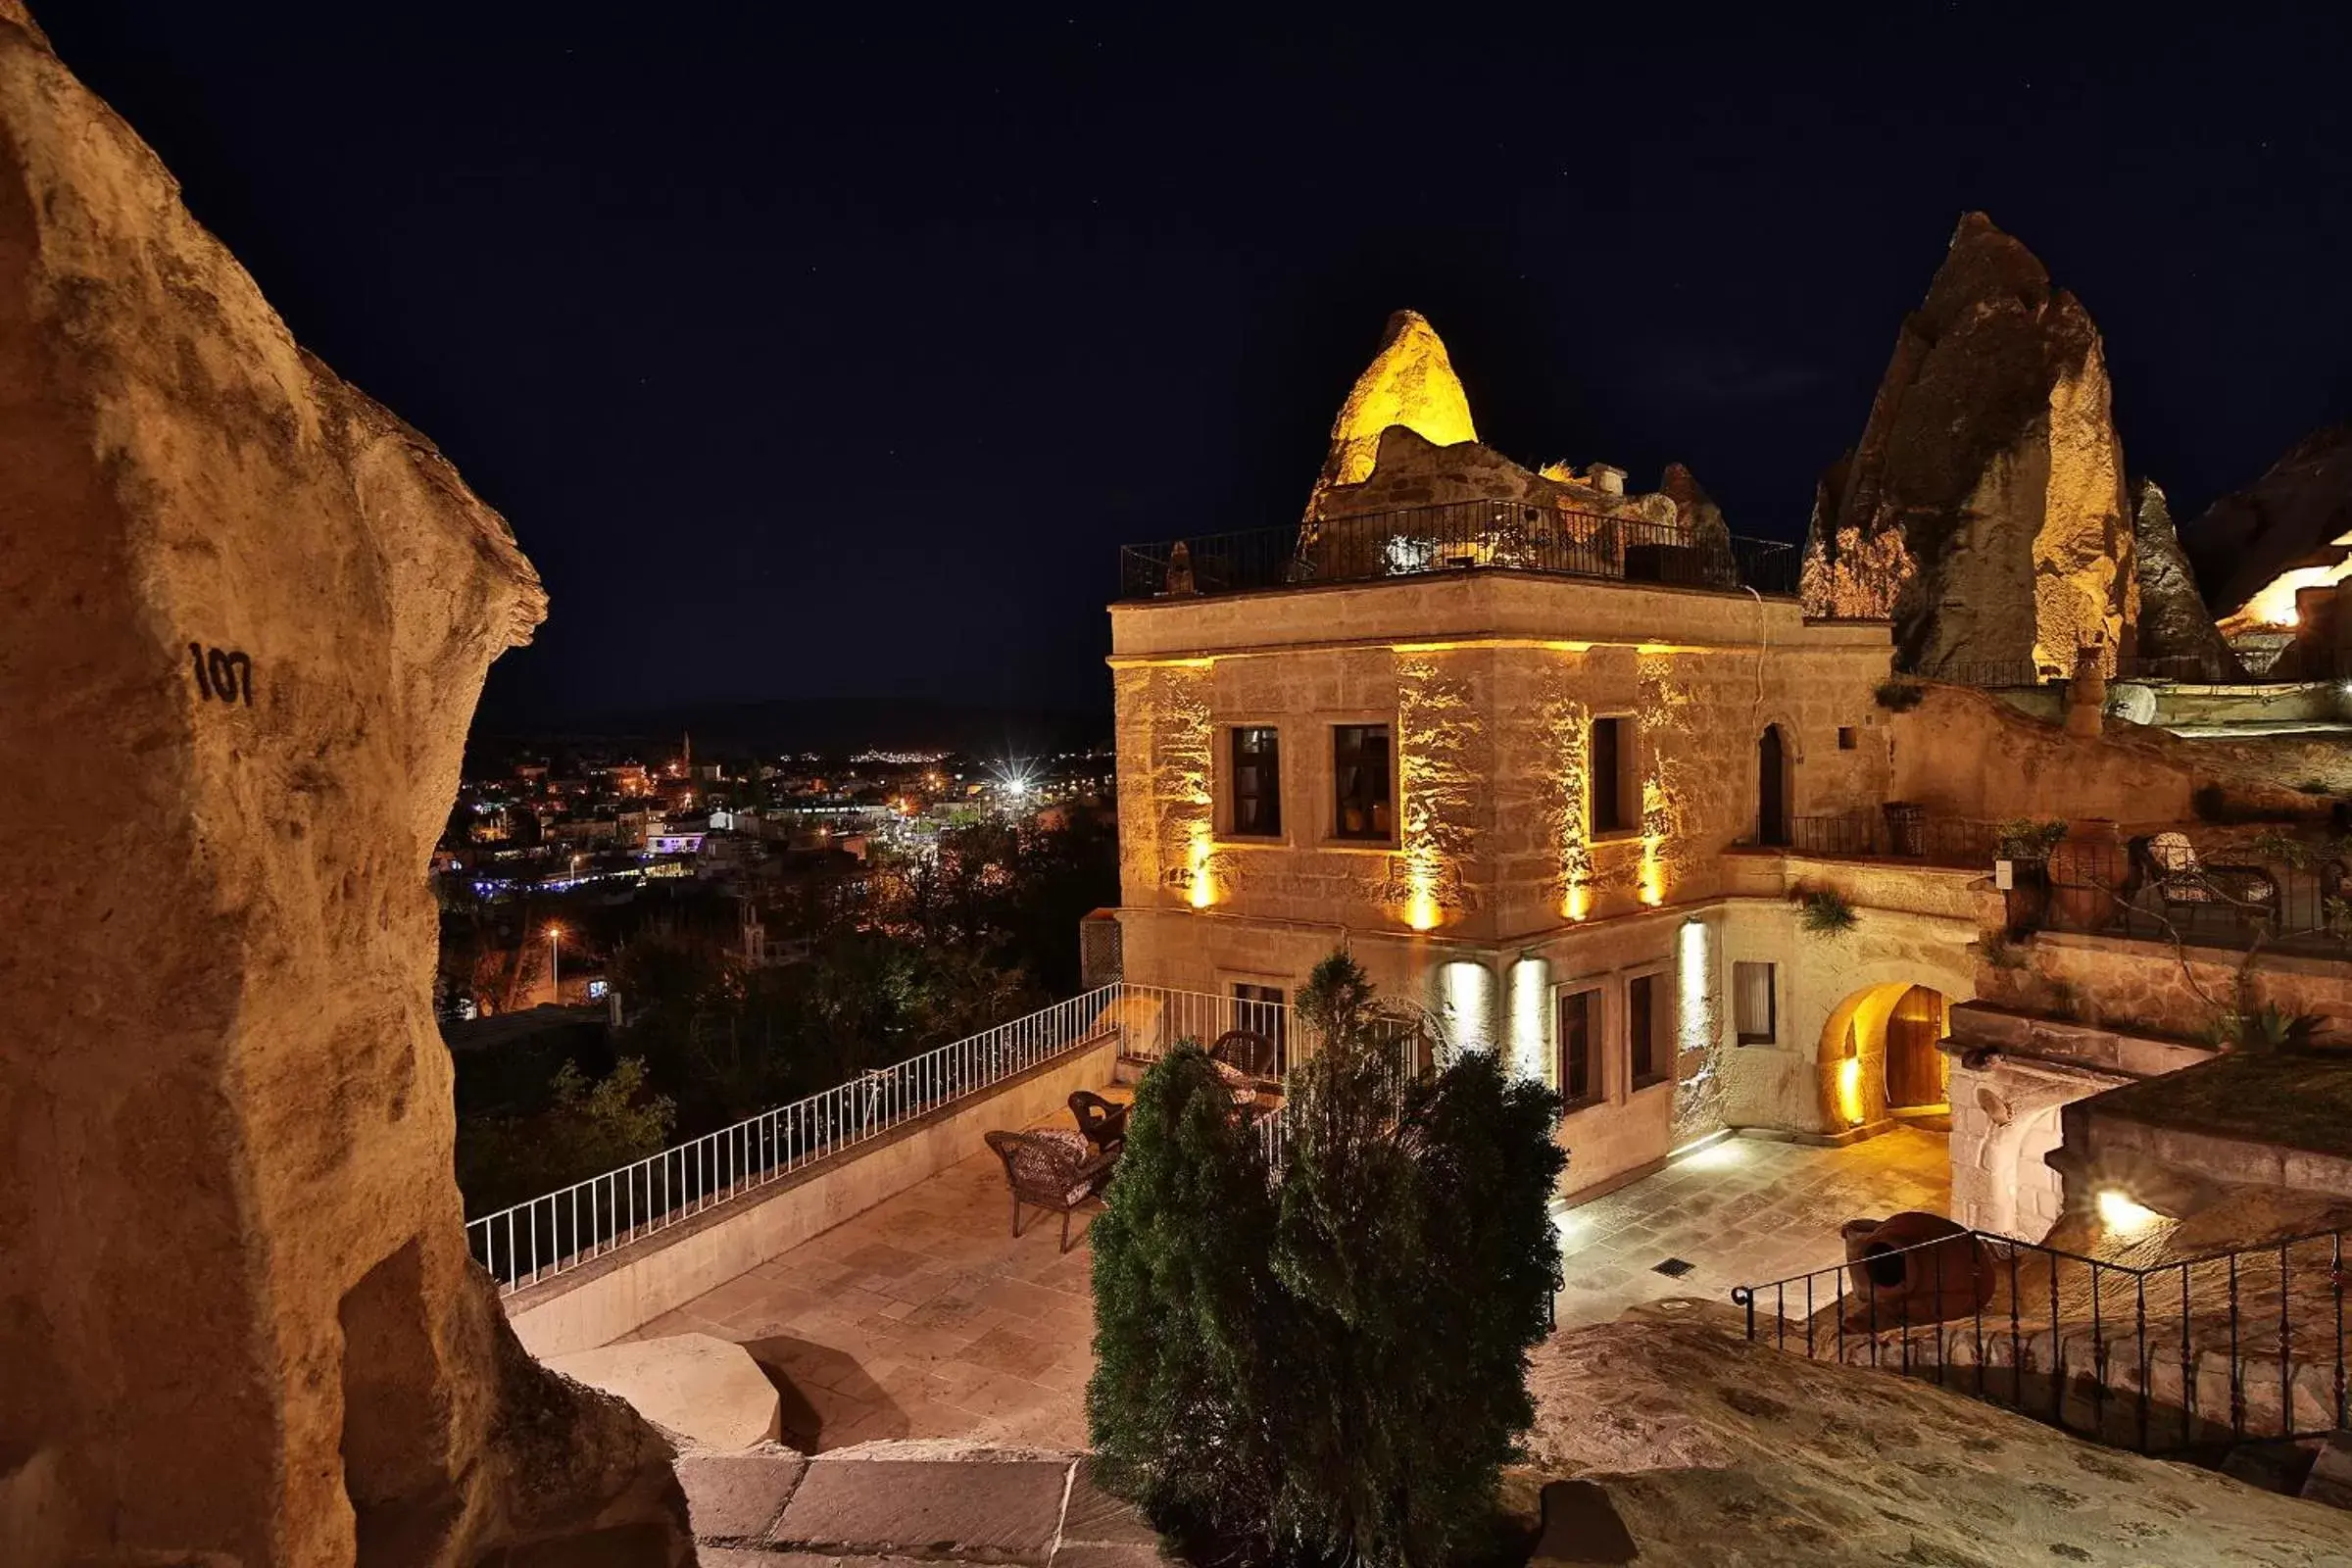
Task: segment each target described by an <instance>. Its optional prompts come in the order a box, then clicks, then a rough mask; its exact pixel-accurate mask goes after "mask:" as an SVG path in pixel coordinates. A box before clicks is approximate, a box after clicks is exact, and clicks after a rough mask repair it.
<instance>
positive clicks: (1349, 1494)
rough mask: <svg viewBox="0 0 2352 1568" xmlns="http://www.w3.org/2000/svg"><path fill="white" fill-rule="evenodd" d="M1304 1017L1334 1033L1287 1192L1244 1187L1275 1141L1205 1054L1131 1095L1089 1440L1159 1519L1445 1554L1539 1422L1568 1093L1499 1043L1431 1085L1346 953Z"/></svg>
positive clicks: (1294, 1111) (1105, 1253)
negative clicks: (1230, 1097) (1504, 1059)
mask: <svg viewBox="0 0 2352 1568" xmlns="http://www.w3.org/2000/svg"><path fill="white" fill-rule="evenodd" d="M1299 1015H1300V1019H1301V1022H1302V1023H1304V1024H1305V1025H1306V1026H1307V1028H1308V1029H1309V1030H1311V1031H1312V1033H1313V1035H1314V1036H1315V1037H1316V1042H1317V1044H1316V1049H1315V1051H1314V1054H1312V1055H1310V1056H1309V1057H1308V1058H1307V1059H1306V1061H1305V1062H1304V1063H1303V1064H1302V1065H1301V1066H1299V1067H1298V1068H1296V1069H1295V1070H1294V1071H1293V1072H1292V1075H1291V1081H1290V1084H1289V1101H1288V1104H1287V1107H1286V1109H1285V1112H1284V1114H1285V1117H1286V1123H1287V1125H1286V1134H1287V1136H1286V1149H1285V1153H1284V1158H1283V1165H1282V1169H1281V1172H1280V1176H1281V1181H1280V1185H1279V1192H1278V1196H1277V1197H1275V1198H1272V1199H1268V1198H1267V1197H1266V1196H1264V1194H1263V1193H1262V1192H1260V1193H1256V1194H1244V1193H1242V1192H1240V1191H1238V1190H1236V1184H1238V1183H1241V1182H1242V1181H1243V1180H1244V1179H1245V1172H1246V1171H1248V1170H1249V1169H1250V1167H1251V1165H1252V1164H1253V1161H1251V1160H1250V1159H1249V1158H1248V1157H1247V1156H1248V1155H1249V1153H1250V1150H1251V1148H1252V1146H1253V1145H1254V1143H1255V1138H1254V1135H1253V1134H1251V1133H1250V1131H1248V1130H1246V1129H1239V1128H1236V1127H1235V1126H1234V1125H1233V1123H1232V1120H1231V1117H1230V1113H1229V1111H1228V1110H1227V1109H1226V1106H1225V1103H1224V1100H1223V1097H1221V1096H1219V1095H1218V1094H1217V1093H1216V1089H1215V1085H1214V1082H1213V1075H1211V1074H1210V1071H1209V1069H1207V1067H1206V1064H1205V1062H1201V1063H1200V1064H1199V1065H1198V1066H1195V1065H1193V1063H1194V1062H1195V1060H1196V1059H1197V1057H1198V1053H1197V1052H1186V1051H1180V1052H1179V1053H1177V1054H1171V1055H1170V1056H1169V1057H1168V1059H1167V1062H1165V1063H1162V1064H1161V1065H1160V1066H1157V1067H1154V1068H1153V1069H1152V1072H1151V1073H1150V1074H1147V1075H1146V1078H1145V1081H1144V1083H1143V1085H1142V1086H1141V1087H1140V1088H1139V1093H1138V1099H1137V1109H1136V1112H1135V1119H1134V1120H1133V1121H1131V1123H1130V1133H1129V1143H1128V1152H1126V1153H1125V1154H1124V1155H1122V1156H1121V1159H1120V1167H1119V1174H1118V1176H1117V1178H1116V1179H1115V1180H1114V1181H1113V1182H1112V1184H1111V1189H1110V1206H1111V1212H1110V1214H1108V1215H1106V1216H1105V1217H1104V1219H1103V1220H1102V1221H1098V1222H1097V1227H1096V1240H1095V1259H1096V1262H1095V1270H1096V1272H1095V1291H1096V1315H1097V1323H1098V1333H1097V1340H1096V1357H1097V1374H1096V1383H1095V1385H1093V1386H1092V1387H1090V1390H1089V1404H1088V1414H1089V1417H1090V1420H1091V1421H1092V1423H1093V1426H1094V1434H1095V1441H1096V1445H1097V1446H1098V1448H1099V1449H1101V1450H1103V1451H1104V1452H1106V1453H1111V1454H1114V1455H1115V1459H1114V1461H1113V1462H1112V1463H1110V1464H1109V1465H1108V1467H1107V1468H1106V1469H1105V1471H1104V1477H1105V1480H1106V1482H1107V1484H1109V1485H1110V1486H1111V1487H1112V1488H1113V1489H1114V1490H1118V1491H1122V1492H1123V1493H1124V1495H1128V1496H1130V1497H1132V1498H1134V1499H1135V1500H1136V1501H1137V1502H1139V1503H1141V1504H1142V1505H1143V1507H1144V1508H1145V1510H1146V1511H1147V1513H1149V1514H1151V1516H1152V1518H1153V1519H1154V1520H1155V1521H1157V1522H1159V1523H1161V1524H1162V1525H1163V1527H1168V1528H1175V1529H1184V1528H1186V1527H1192V1528H1200V1527H1201V1525H1202V1523H1203V1522H1204V1521H1205V1522H1207V1523H1208V1524H1209V1525H1210V1526H1211V1527H1212V1528H1213V1529H1214V1530H1215V1532H1216V1533H1217V1534H1218V1535H1220V1536H1221V1537H1223V1538H1225V1540H1226V1542H1227V1543H1228V1544H1232V1545H1238V1546H1241V1547H1243V1548H1245V1549H1248V1550H1249V1551H1250V1552H1251V1554H1252V1560H1271V1559H1274V1558H1288V1559H1292V1560H1299V1561H1310V1562H1320V1561H1361V1562H1366V1563H1376V1564H1390V1563H1393V1564H1428V1563H1438V1562H1443V1561H1446V1560H1447V1559H1448V1558H1449V1557H1451V1556H1454V1555H1457V1554H1459V1553H1460V1552H1461V1551H1462V1550H1463V1549H1464V1548H1465V1547H1466V1546H1469V1545H1471V1544H1474V1543H1476V1542H1477V1541H1478V1538H1479V1537H1480V1536H1481V1535H1482V1533H1483V1532H1485V1531H1487V1530H1489V1529H1491V1528H1492V1525H1493V1521H1494V1514H1495V1507H1494V1504H1495V1487H1496V1483H1497V1480H1498V1477H1499V1472H1500V1470H1501V1467H1502V1465H1503V1463H1504V1462H1505V1461H1506V1460H1507V1459H1509V1457H1510V1456H1511V1453H1512V1451H1513V1449H1514V1447H1515V1446H1516V1444H1517V1442H1518V1439H1519V1437H1520V1435H1521V1434H1523V1433H1524V1432H1525V1431H1526V1430H1527V1427H1528V1425H1529V1423H1530V1422H1531V1421H1532V1420H1533V1419H1534V1415H1535V1408H1534V1405H1533V1402H1532V1401H1531V1400H1530V1399H1529V1397H1528V1394H1527V1354H1528V1351H1529V1350H1530V1349H1531V1348H1533V1347H1534V1346H1535V1345H1536V1344H1537V1343H1538V1342H1539V1341H1540V1340H1542V1338H1543V1337H1544V1333H1545V1330H1546V1323H1547V1319H1548V1315H1549V1314H1548V1306H1549V1301H1550V1296H1551V1293H1552V1291H1554V1290H1555V1289H1557V1287H1558V1284H1559V1246H1558V1238H1557V1236H1556V1235H1555V1233H1554V1232H1553V1230H1552V1226H1551V1220H1550V1213H1549V1206H1550V1198H1551V1193H1552V1187H1553V1184H1554V1183H1555V1182H1556V1181H1557V1180H1558V1179H1559V1174H1560V1171H1561V1170H1562V1168H1563V1167H1564V1166H1565V1164H1566V1162H1567V1156H1566V1155H1565V1154H1564V1153H1563V1152H1561V1151H1560V1149H1559V1147H1558V1146H1557V1145H1556V1144H1555V1143H1554V1142H1553V1136H1552V1135H1553V1132H1554V1129H1555V1128H1556V1126H1557V1123H1558V1120H1559V1114H1560V1103H1559V1098H1558V1096H1557V1095H1555V1094H1553V1093H1552V1092H1551V1090H1549V1089H1548V1088H1546V1087H1545V1086H1544V1085H1542V1084H1539V1083H1531V1082H1526V1081H1521V1080H1515V1079H1513V1078H1512V1077H1511V1076H1510V1075H1509V1074H1508V1073H1507V1072H1506V1071H1505V1070H1504V1068H1503V1066H1502V1064H1501V1062H1500V1061H1499V1060H1498V1059H1497V1058H1496V1057H1495V1054H1493V1053H1491V1052H1483V1051H1473V1052H1463V1053H1460V1054H1458V1055H1457V1056H1456V1058H1455V1059H1454V1060H1453V1061H1452V1062H1451V1063H1449V1064H1448V1065H1447V1066H1446V1069H1445V1070H1444V1071H1443V1072H1439V1073H1436V1074H1434V1075H1423V1076H1418V1077H1416V1076H1413V1075H1412V1074H1411V1072H1410V1065H1409V1063H1407V1062H1405V1061H1404V1060H1402V1059H1401V1058H1400V1057H1399V1055H1398V1054H1397V1053H1398V1047H1399V1044H1400V1038H1401V1037H1400V1035H1399V1032H1398V1031H1397V1030H1396V1029H1394V1028H1392V1027H1389V1024H1390V1020H1388V1019H1387V1018H1385V1017H1384V1016H1383V1015H1382V1014H1381V1012H1380V1011H1379V1009H1378V1006H1377V1003H1376V999H1375V996H1374V992H1373V988H1372V986H1371V984H1370V982H1369V981H1368V980H1367V979H1366V978H1365V976H1364V973H1363V971H1362V969H1361V968H1359V967H1358V966H1357V965H1356V964H1355V963H1354V962H1353V960H1351V959H1349V958H1348V957H1347V956H1344V955H1338V954H1335V955H1333V956H1331V957H1330V958H1327V959H1325V960H1324V961H1323V962H1322V963H1320V964H1318V965H1317V966H1316V968H1315V971H1314V973H1313V975H1312V976H1310V978H1309V980H1308V983H1307V985H1306V986H1305V988H1303V989H1302V990H1301V991H1300V993H1299ZM1180 1055H1181V1056H1182V1057H1183V1059H1184V1060H1185V1062H1186V1065H1185V1066H1184V1067H1183V1068H1182V1069H1181V1077H1180V1076H1179V1073H1178V1070H1176V1069H1174V1068H1172V1066H1171V1064H1173V1063H1175V1062H1177V1061H1178V1059H1179V1056H1180ZM1197 1078H1198V1079H1200V1080H1201V1081H1198V1082H1197V1081H1195V1080H1196V1079H1197ZM1178 1100H1180V1102H1181V1103H1182V1104H1183V1105H1184V1106H1185V1107H1186V1108H1185V1110H1184V1113H1183V1115H1182V1116H1181V1117H1180V1118H1176V1119H1174V1120H1173V1122H1172V1123H1171V1118H1170V1112H1169V1109H1168V1106H1169V1104H1170V1103H1171V1102H1174V1101H1178ZM1168 1125H1172V1126H1173V1127H1174V1128H1176V1129H1178V1130H1180V1131H1181V1133H1182V1134H1183V1139H1184V1142H1182V1143H1181V1144H1179V1142H1178V1140H1177V1139H1176V1137H1175V1136H1174V1135H1173V1134H1172V1133H1171V1132H1170V1131H1169V1130H1168ZM1139 1139H1141V1140H1143V1141H1144V1149H1145V1157H1143V1158H1141V1159H1139V1158H1138V1142H1137V1141H1138V1140H1139ZM1236 1148H1238V1150H1239V1151H1240V1152H1238V1153H1235V1152H1229V1151H1231V1150H1234V1149H1236ZM1204 1170H1205V1171H1208V1172H1212V1173H1213V1175H1212V1176H1205V1177H1204V1176H1203V1175H1202V1172H1203V1171H1204ZM1203 1182H1208V1183H1211V1184H1212V1185H1213V1191H1208V1190H1203V1188H1202V1186H1201V1184H1202V1183H1203ZM1146 1217H1149V1219H1150V1224H1149V1226H1147V1225H1146V1223H1145V1220H1146ZM1261 1227H1262V1228H1261ZM1142 1236H1148V1237H1150V1238H1152V1243H1151V1245H1149V1246H1144V1245H1140V1244H1139V1242H1138V1240H1137V1238H1138V1237H1142ZM1139 1256H1140V1257H1141V1259H1142V1261H1140V1262H1139ZM1261 1258H1262V1260H1263V1261H1262V1262H1260V1261H1258V1260H1259V1259H1261ZM1171 1260H1172V1261H1171ZM1171 1301H1181V1302H1182V1303H1184V1305H1183V1310H1182V1311H1181V1312H1171V1311H1170V1310H1169V1306H1168V1303H1169V1302H1171ZM1105 1369H1115V1370H1110V1371H1108V1372H1106V1371H1105Z"/></svg>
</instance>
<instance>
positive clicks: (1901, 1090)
mask: <svg viewBox="0 0 2352 1568" xmlns="http://www.w3.org/2000/svg"><path fill="white" fill-rule="evenodd" d="M1942 1038H1943V994H1942V993H1941V992H1938V991H1930V990H1929V989H1928V988H1927V987H1926V986H1913V987H1912V988H1911V989H1910V990H1908V991H1906V992H1904V993H1903V994H1902V996H1901V997H1900V998H1899V999H1898V1000H1897V1001H1896V1002H1895V1005H1894V1011H1893V1012H1892V1013H1890V1014H1888V1015H1887V1104H1888V1105H1937V1104H1941V1103H1943V1054H1942V1053H1941V1052H1939V1051H1937V1050H1936V1041H1938V1040H1941V1039H1942Z"/></svg>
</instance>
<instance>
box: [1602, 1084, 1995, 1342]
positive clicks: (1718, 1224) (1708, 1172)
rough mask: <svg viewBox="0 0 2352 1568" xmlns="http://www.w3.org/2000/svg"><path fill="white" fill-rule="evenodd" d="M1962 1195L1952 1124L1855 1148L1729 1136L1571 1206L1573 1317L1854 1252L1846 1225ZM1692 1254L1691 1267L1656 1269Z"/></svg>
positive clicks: (1940, 1204) (1721, 1287)
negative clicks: (1956, 1182) (1949, 1150)
mask: <svg viewBox="0 0 2352 1568" xmlns="http://www.w3.org/2000/svg"><path fill="white" fill-rule="evenodd" d="M1950 1198H1951V1167H1950V1165H1949V1164H1948V1163H1947V1156H1946V1154H1945V1152H1944V1135H1943V1134H1941V1133H1931V1132H1922V1131H1920V1130H1918V1129H1915V1128H1910V1127H1898V1128H1896V1129H1895V1130H1894V1131H1892V1132H1889V1133H1885V1134H1882V1135H1881V1136H1879V1137H1877V1138H1872V1139H1868V1140H1866V1141H1864V1142H1862V1143H1859V1144H1854V1145H1852V1146H1850V1147H1848V1148H1845V1149H1819V1148H1814V1147H1810V1146H1807V1145H1803V1144H1783V1143H1773V1142H1770V1141H1767V1140H1765V1139H1760V1138H1729V1139H1725V1140H1724V1141H1723V1142H1721V1143H1718V1144H1714V1145H1711V1146H1709V1147H1708V1148H1706V1149H1702V1150H1700V1151H1698V1152H1696V1153H1693V1154H1689V1155H1686V1156H1684V1158H1683V1159H1681V1160H1679V1161H1678V1162H1676V1163H1675V1164H1673V1165H1670V1166H1668V1167H1667V1168H1666V1169H1664V1170H1662V1171H1660V1172H1658V1173H1657V1174H1656V1175H1655V1176H1650V1177H1645V1178H1644V1179H1642V1181H1639V1182H1636V1183H1634V1184H1633V1185H1632V1186H1630V1187H1625V1188H1621V1189H1620V1190H1618V1191H1617V1192H1614V1193H1611V1194H1610V1195H1609V1196H1608V1197H1606V1198H1600V1199H1595V1200H1594V1201H1592V1202H1590V1203H1585V1204H1582V1205H1580V1206H1578V1207H1576V1208H1571V1209H1567V1210H1565V1211H1564V1212H1562V1213H1561V1215H1560V1216H1559V1226H1560V1251H1561V1254H1562V1263H1563V1265H1564V1267H1565V1269H1566V1273H1567V1279H1568V1285H1567V1289H1565V1290H1564V1291H1562V1292H1561V1293H1560V1299H1559V1322H1560V1326H1561V1327H1562V1328H1568V1327H1572V1326H1574V1325H1577V1324H1581V1323H1600V1322H1606V1321H1608V1320H1609V1319H1612V1318H1614V1317H1616V1316H1617V1315H1618V1314H1619V1313H1620V1312H1623V1311H1624V1310H1625V1309H1626V1308H1627V1307H1629V1306H1632V1305H1634V1304H1636V1303H1638V1302H1642V1301H1654V1300H1657V1299H1661V1298H1663V1297H1669V1296H1695V1297H1702V1298H1709V1299H1716V1300H1727V1299H1729V1297H1730V1294H1731V1290H1732V1288H1733V1287H1734V1286H1736V1285H1758V1284H1765V1283H1769V1282H1770V1281H1773V1280H1778V1279H1783V1278H1786V1277H1787V1276H1789V1275H1791V1274H1796V1273H1800V1272H1803V1271H1805V1270H1809V1269H1815V1268H1827V1267H1829V1266H1831V1265H1832V1264H1836V1263H1840V1262H1843V1261H1844V1259H1845V1247H1844V1244H1843V1242H1841V1241H1840V1240H1839V1238H1838V1227H1839V1226H1841V1225H1843V1224H1844V1223H1845V1222H1846V1221H1847V1220H1849V1219H1857V1218H1861V1217H1863V1216H1865V1215H1869V1216H1874V1217H1880V1218H1884V1217H1885V1216H1887V1215H1888V1214H1892V1213H1896V1212H1898V1211H1900V1210H1903V1209H1908V1208H1917V1209H1927V1210H1929V1211H1931V1212H1934V1213H1937V1214H1941V1213H1944V1212H1946V1211H1947V1207H1948V1204H1949V1201H1950ZM1670 1258H1680V1259H1682V1260H1683V1261H1684V1262H1686V1263H1690V1264H1692V1265H1694V1266H1693V1267H1692V1268H1691V1270H1689V1271H1688V1272H1686V1273H1683V1274H1681V1275H1679V1276H1670V1275H1665V1274H1660V1273H1657V1272H1656V1268H1657V1265H1658V1264H1660V1263H1663V1262H1666V1261H1667V1260H1668V1259H1670Z"/></svg>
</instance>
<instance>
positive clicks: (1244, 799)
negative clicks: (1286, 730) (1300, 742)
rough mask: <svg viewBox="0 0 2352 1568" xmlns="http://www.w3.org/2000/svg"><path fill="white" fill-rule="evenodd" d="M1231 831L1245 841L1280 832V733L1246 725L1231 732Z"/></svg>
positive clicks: (1269, 836)
mask: <svg viewBox="0 0 2352 1568" xmlns="http://www.w3.org/2000/svg"><path fill="white" fill-rule="evenodd" d="M1233 831H1234V832H1235V833H1236V834H1238V835H1240V836H1243V837H1246V838H1251V837H1253V838H1275V837H1278V836H1279V835H1280V834H1281V832H1282V732H1281V731H1280V730H1277V729H1274V728H1272V727H1270V726H1257V725H1245V726H1238V727H1236V728H1235V729H1234V731H1233Z"/></svg>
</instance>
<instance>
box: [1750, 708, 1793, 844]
mask: <svg viewBox="0 0 2352 1568" xmlns="http://www.w3.org/2000/svg"><path fill="white" fill-rule="evenodd" d="M1785 751H1786V748H1784V746H1783V745H1782V743H1781V726H1780V725H1778V724H1767V725H1765V726H1764V734H1763V736H1762V737H1761V738H1760V739H1759V740H1757V742H1756V842H1757V843H1758V844H1763V845H1768V846H1769V845H1783V844H1787V843H1788V842H1789V768H1788V758H1787V756H1786V755H1785Z"/></svg>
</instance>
